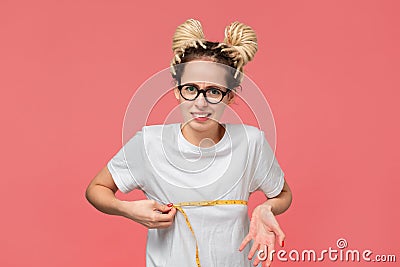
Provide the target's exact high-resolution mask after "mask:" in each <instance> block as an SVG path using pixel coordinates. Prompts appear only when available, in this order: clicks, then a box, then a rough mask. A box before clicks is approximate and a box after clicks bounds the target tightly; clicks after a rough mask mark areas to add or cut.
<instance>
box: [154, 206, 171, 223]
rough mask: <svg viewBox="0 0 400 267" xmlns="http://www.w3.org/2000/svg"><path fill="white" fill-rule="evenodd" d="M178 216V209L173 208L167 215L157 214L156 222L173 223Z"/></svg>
mask: <svg viewBox="0 0 400 267" xmlns="http://www.w3.org/2000/svg"><path fill="white" fill-rule="evenodd" d="M175 214H176V208H174V207H171V209H170V210H169V212H167V213H157V214H156V215H155V218H154V220H155V221H157V222H172V221H173V220H174V217H175Z"/></svg>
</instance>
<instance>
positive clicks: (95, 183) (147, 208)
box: [86, 166, 176, 228]
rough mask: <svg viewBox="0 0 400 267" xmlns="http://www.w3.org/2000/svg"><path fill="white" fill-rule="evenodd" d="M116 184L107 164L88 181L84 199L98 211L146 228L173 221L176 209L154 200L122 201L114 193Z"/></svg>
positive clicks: (161, 226)
mask: <svg viewBox="0 0 400 267" xmlns="http://www.w3.org/2000/svg"><path fill="white" fill-rule="evenodd" d="M117 191H118V188H117V186H116V185H115V183H114V180H113V178H112V176H111V173H110V171H109V170H108V168H107V166H105V167H104V168H103V169H102V170H101V171H100V172H99V173H98V174H97V175H96V176H95V177H94V178H93V180H92V181H91V182H90V184H89V185H88V187H87V189H86V199H87V200H88V201H89V202H90V204H92V205H93V206H94V207H95V208H96V209H98V210H99V211H101V212H103V213H106V214H110V215H117V216H123V217H126V218H128V219H131V220H133V221H135V222H138V223H140V224H142V225H144V226H145V227H147V228H166V227H169V226H171V224H172V223H173V219H174V216H175V214H176V209H175V208H174V207H169V206H167V205H162V204H160V203H158V202H156V201H154V200H137V201H122V200H119V199H118V198H117V197H116V196H115V193H116V192H117Z"/></svg>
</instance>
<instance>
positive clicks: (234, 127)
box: [227, 124, 264, 143]
mask: <svg viewBox="0 0 400 267" xmlns="http://www.w3.org/2000/svg"><path fill="white" fill-rule="evenodd" d="M227 127H228V129H229V132H230V134H231V135H232V136H237V135H239V136H242V138H247V140H249V141H250V142H256V143H259V142H262V140H263V137H264V132H263V131H262V130H260V129H259V128H257V127H255V126H252V125H248V124H227Z"/></svg>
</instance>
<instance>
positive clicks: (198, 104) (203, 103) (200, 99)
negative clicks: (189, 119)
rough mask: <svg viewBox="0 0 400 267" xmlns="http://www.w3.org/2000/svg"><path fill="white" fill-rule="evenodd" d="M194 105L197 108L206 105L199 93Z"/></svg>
mask: <svg viewBox="0 0 400 267" xmlns="http://www.w3.org/2000/svg"><path fill="white" fill-rule="evenodd" d="M194 103H195V105H196V106H199V107H203V106H207V104H208V103H207V101H206V99H205V98H204V95H203V94H202V93H200V94H199V96H198V97H197V98H196V99H195V100H194Z"/></svg>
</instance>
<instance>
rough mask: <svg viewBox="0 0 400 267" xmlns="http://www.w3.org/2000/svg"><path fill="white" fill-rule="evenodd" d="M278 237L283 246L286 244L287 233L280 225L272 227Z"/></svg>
mask: <svg viewBox="0 0 400 267" xmlns="http://www.w3.org/2000/svg"><path fill="white" fill-rule="evenodd" d="M272 230H273V231H274V233H275V235H276V237H277V239H278V243H279V245H280V246H281V247H283V246H284V244H285V243H284V240H285V233H284V232H283V231H282V229H281V227H280V226H279V225H277V226H275V227H273V229H272Z"/></svg>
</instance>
